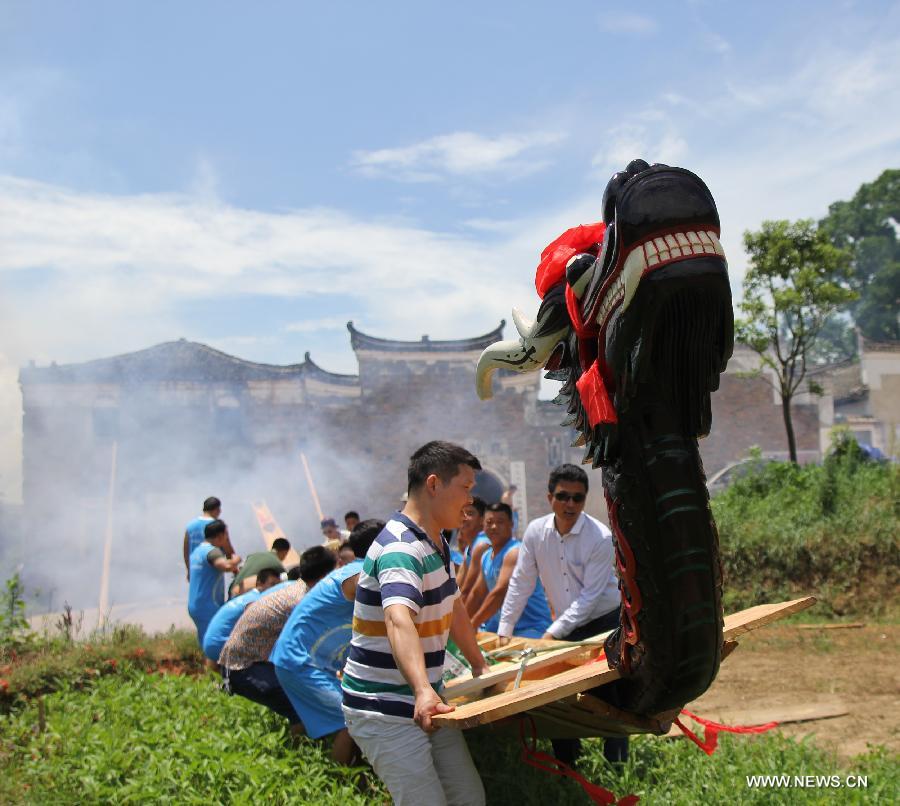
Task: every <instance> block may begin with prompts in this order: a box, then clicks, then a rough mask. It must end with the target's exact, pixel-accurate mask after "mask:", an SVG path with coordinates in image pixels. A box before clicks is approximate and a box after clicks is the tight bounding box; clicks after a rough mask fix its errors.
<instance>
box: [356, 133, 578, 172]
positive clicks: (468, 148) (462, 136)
mask: <svg viewBox="0 0 900 806" xmlns="http://www.w3.org/2000/svg"><path fill="white" fill-rule="evenodd" d="M564 139H565V135H564V134H562V133H561V132H531V133H526V134H504V135H500V136H498V137H487V136H485V135H481V134H476V133H474V132H454V133H453V134H443V135H439V136H437V137H432V138H430V139H428V140H423V141H422V142H419V143H413V144H412V145H408V146H402V147H398V148H382V149H378V150H375V151H357V152H354V154H353V161H352V167H353V168H355V169H356V170H358V171H359V172H360V173H361V174H362V175H364V176H368V177H386V178H389V179H394V180H398V181H404V182H433V181H438V180H439V179H441V178H442V177H445V176H456V177H462V176H468V177H472V176H478V175H483V174H491V175H496V174H502V175H505V176H507V177H509V178H517V177H521V176H525V175H528V174H531V173H535V172H536V171H539V170H543V169H544V168H546V167H547V166H548V165H549V164H550V163H549V162H548V161H547V160H546V159H544V160H541V159H537V158H535V157H533V156H529V158H528V159H527V160H526V159H523V157H524V155H525V153H526V152H530V153H532V152H535V151H540V150H545V149H547V148H549V147H551V146H554V145H557V144H559V143H560V142H562V141H563V140H564Z"/></svg>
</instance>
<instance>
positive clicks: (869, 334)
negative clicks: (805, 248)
mask: <svg viewBox="0 0 900 806" xmlns="http://www.w3.org/2000/svg"><path fill="white" fill-rule="evenodd" d="M820 227H821V228H822V229H824V230H825V231H826V232H827V233H828V235H829V236H830V237H831V240H832V243H834V245H835V246H838V247H841V248H843V249H846V250H847V251H849V253H850V255H851V259H852V263H851V265H852V268H853V273H852V276H851V286H852V288H853V289H854V290H855V291H857V292H858V294H859V299H858V300H857V301H856V302H855V303H854V304H853V305H852V306H851V308H850V312H851V313H852V315H853V318H854V320H855V322H856V326H857V327H858V328H859V329H860V331H861V332H862V334H863V336H865V337H866V338H868V339H872V340H875V341H879V340H881V341H886V340H898V339H900V169H896V168H892V169H889V170H887V171H884V172H883V173H882V174H881V176H879V177H878V178H877V179H876V180H875V181H874V182H869V183H867V184H864V185H862V186H861V187H860V189H859V190H858V191H856V194H855V195H854V196H853V198H852V199H851V200H850V201H838V202H835V203H834V204H832V205H831V206H829V208H828V215H827V216H826V217H825V218H824V219H823V220H822V222H821V224H820Z"/></svg>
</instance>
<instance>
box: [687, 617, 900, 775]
mask: <svg viewBox="0 0 900 806" xmlns="http://www.w3.org/2000/svg"><path fill="white" fill-rule="evenodd" d="M835 703H842V704H843V705H845V706H846V707H847V709H848V710H849V713H848V714H847V715H846V716H840V717H835V718H831V719H821V720H817V721H812V722H802V723H799V724H788V725H783V726H781V727H779V728H778V730H781V731H782V732H783V733H784V734H786V735H788V736H794V737H801V736H806V735H809V734H813V736H814V740H815V742H816V744H818V745H820V746H826V747H832V748H834V749H835V750H836V751H837V753H838V755H839V756H840V758H841V759H843V760H847V759H849V758H850V757H852V756H855V755H858V754H859V753H864V752H865V751H866V744H867V743H870V744H881V745H884V746H885V747H887V748H889V749H890V750H891V751H893V752H895V753H898V752H900V625H897V624H881V625H878V624H871V625H866V626H865V627H863V628H861V629H838V630H826V629H815V630H808V629H800V628H799V627H798V626H781V625H773V626H770V627H764V628H763V629H760V630H758V631H756V632H753V633H750V634H749V635H745V636H742V637H741V639H740V641H739V646H738V648H737V649H736V650H735V651H734V652H733V653H732V654H731V656H730V657H728V658H727V659H726V660H725V661H724V662H723V663H722V666H721V669H720V671H719V676H718V678H717V679H716V681H715V683H713V685H712V687H711V688H710V689H709V691H707V692H706V694H704V695H703V696H702V697H701V698H700V699H698V700H696V701H695V702H694V703H692V704H691V705H688V706H687V708H688V710H689V711H692V712H693V713H695V714H697V715H698V716H703V717H706V718H713V719H715V718H720V719H721V720H722V721H723V722H725V723H726V724H737V723H736V722H730V721H729V720H730V718H731V717H732V716H735V717H739V718H740V719H744V718H745V717H747V716H753V715H765V714H769V713H775V714H777V711H778V709H779V708H785V707H789V708H795V707H797V706H801V705H804V706H805V705H815V704H823V705H826V704H827V705H831V704H835ZM767 718H768V717H767ZM776 718H777V717H776ZM742 724H748V723H746V722H744V723H742Z"/></svg>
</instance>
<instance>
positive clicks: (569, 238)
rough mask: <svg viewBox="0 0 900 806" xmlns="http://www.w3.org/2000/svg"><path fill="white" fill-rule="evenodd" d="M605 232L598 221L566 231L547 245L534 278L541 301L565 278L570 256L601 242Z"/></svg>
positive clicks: (602, 225)
mask: <svg viewBox="0 0 900 806" xmlns="http://www.w3.org/2000/svg"><path fill="white" fill-rule="evenodd" d="M605 232H606V224H604V223H603V222H602V221H599V222H598V223H596V224H581V225H580V226H578V227H572V228H571V229H567V230H566V231H565V232H564V233H563V234H562V235H560V236H559V237H558V238H557V239H556V240H555V241H553V243H551V244H549V245H548V246H547V247H546V248H545V249H544V251H543V252H541V262H540V263H539V264H538V267H537V274H536V275H535V278H534V287H535V288H536V289H537V292H538V296H539V297H540V298H541V299H543V298H544V294H546V293H547V292H548V291H549V290H550V289H551V288H553V286H555V285H556V284H557V283H559V282H561V281H562V280H564V279H565V277H566V263H568V262H569V258H570V257H572V255H577V254H578V253H579V252H584V251H585V250H586V249H589V248H590V247H591V246H593V245H594V244H596V243H601V242H602V241H603V235H604V233H605Z"/></svg>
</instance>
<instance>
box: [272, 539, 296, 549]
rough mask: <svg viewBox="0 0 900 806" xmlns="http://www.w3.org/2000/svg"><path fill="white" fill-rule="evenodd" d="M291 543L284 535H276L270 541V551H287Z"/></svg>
mask: <svg viewBox="0 0 900 806" xmlns="http://www.w3.org/2000/svg"><path fill="white" fill-rule="evenodd" d="M290 548H291V544H290V543H289V542H288V539H287V538H286V537H276V538H275V539H274V540H273V541H272V551H289V550H290Z"/></svg>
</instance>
